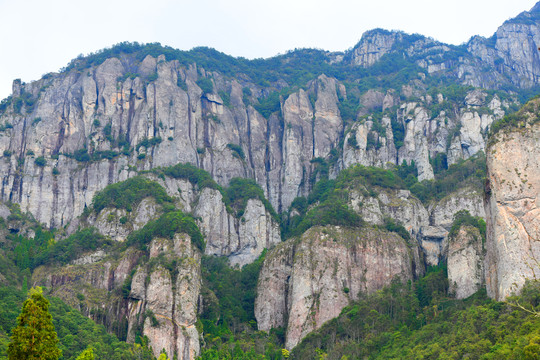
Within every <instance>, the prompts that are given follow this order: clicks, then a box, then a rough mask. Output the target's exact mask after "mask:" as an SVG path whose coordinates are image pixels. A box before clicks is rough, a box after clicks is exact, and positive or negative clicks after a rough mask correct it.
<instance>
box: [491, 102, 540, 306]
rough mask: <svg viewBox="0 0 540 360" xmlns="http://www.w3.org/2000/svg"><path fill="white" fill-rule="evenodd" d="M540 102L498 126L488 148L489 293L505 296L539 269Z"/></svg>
mask: <svg viewBox="0 0 540 360" xmlns="http://www.w3.org/2000/svg"><path fill="white" fill-rule="evenodd" d="M539 113H540V100H539V99H538V98H537V99H534V100H532V101H531V102H529V103H528V104H527V105H526V106H524V107H523V108H522V109H521V110H520V111H519V112H518V113H517V114H515V115H513V116H509V117H508V118H506V119H505V121H504V122H502V123H501V124H499V126H498V127H497V128H494V129H493V130H494V132H495V130H497V132H496V133H495V134H494V135H493V136H492V137H491V139H490V145H489V147H488V152H487V164H488V176H487V185H486V202H485V206H486V219H487V224H488V233H487V235H488V236H487V243H486V248H487V257H486V282H487V290H488V294H489V295H490V296H491V297H494V298H496V299H504V298H506V297H507V296H509V295H510V294H511V293H512V292H515V291H518V290H519V289H520V288H521V287H522V286H523V284H524V282H525V280H526V279H531V278H537V276H538V273H539V271H540V262H539V261H540V209H539V207H540V206H539V201H540V199H539V194H540V174H539V173H538V169H539V168H540V162H539V158H540V157H539V156H538V155H539V154H538V149H539V148H540V143H539V139H540V123H539V121H538V119H539V115H538V114H539Z"/></svg>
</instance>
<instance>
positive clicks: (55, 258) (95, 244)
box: [21, 228, 113, 269]
mask: <svg viewBox="0 0 540 360" xmlns="http://www.w3.org/2000/svg"><path fill="white" fill-rule="evenodd" d="M42 232H44V235H43V236H42V237H44V238H45V239H46V238H48V237H49V236H51V233H48V232H46V231H43V230H42ZM35 242H36V241H35V238H34V239H25V238H22V240H21V245H26V244H28V245H26V248H27V249H28V254H31V253H32V251H31V249H32V248H31V246H32V243H35ZM42 242H43V241H42ZM112 245H113V243H112V241H111V240H107V239H106V238H105V237H104V236H103V235H101V234H99V233H98V231H97V229H95V228H85V229H82V230H79V231H77V232H76V233H74V234H73V235H70V236H69V237H67V238H66V239H64V240H60V241H57V242H55V241H54V239H52V238H50V239H49V240H48V241H47V243H46V245H45V244H44V245H42V246H41V249H40V251H39V252H37V253H35V254H34V255H33V257H30V258H29V263H30V265H31V268H32V269H34V268H36V267H38V266H40V265H47V264H54V263H56V264H59V265H65V264H68V263H69V262H71V261H73V260H75V259H77V258H78V257H80V256H81V255H83V254H85V253H87V252H90V251H96V250H98V249H106V248H110V247H111V246H112ZM23 248H24V247H23ZM23 254H24V252H23ZM23 259H24V260H26V259H25V258H23ZM24 263H25V262H23V264H24Z"/></svg>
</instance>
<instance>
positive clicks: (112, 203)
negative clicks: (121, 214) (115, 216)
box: [92, 176, 172, 212]
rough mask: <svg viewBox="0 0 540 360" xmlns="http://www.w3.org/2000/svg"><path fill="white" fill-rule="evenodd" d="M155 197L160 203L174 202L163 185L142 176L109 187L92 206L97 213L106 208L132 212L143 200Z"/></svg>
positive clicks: (95, 197)
mask: <svg viewBox="0 0 540 360" xmlns="http://www.w3.org/2000/svg"><path fill="white" fill-rule="evenodd" d="M150 196H151V197H153V198H154V199H155V200H156V201H157V202H158V203H164V202H172V198H171V197H169V196H168V195H167V192H166V191H165V189H163V187H162V186H161V185H159V184H158V183H156V182H155V181H152V180H149V179H146V178H144V177H142V176H135V177H132V178H130V179H127V180H125V181H122V182H119V183H115V184H111V185H108V186H107V187H106V188H105V189H103V190H101V191H100V192H98V193H97V194H96V195H94V199H93V201H92V205H93V207H94V210H95V211H96V212H100V211H101V210H103V209H104V208H106V207H115V208H117V209H125V210H127V211H131V210H132V209H133V207H134V206H137V205H138V204H139V203H140V202H141V200H142V199H144V198H146V197H150Z"/></svg>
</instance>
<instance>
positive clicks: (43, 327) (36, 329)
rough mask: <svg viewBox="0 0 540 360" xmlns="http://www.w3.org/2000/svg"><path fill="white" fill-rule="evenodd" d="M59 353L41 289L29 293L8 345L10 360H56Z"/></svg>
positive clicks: (56, 339)
mask: <svg viewBox="0 0 540 360" xmlns="http://www.w3.org/2000/svg"><path fill="white" fill-rule="evenodd" d="M61 354H62V351H61V350H60V349H59V348H58V337H57V336H56V331H55V329H54V325H53V322H52V316H51V314H50V313H49V301H48V300H47V299H45V297H44V296H43V292H42V290H41V288H39V287H38V288H33V289H32V290H30V293H29V297H28V299H27V300H26V301H25V302H24V304H23V307H22V311H21V314H20V315H19V317H18V318H17V327H15V329H13V332H12V336H11V343H10V344H9V346H8V359H9V360H19V359H21V360H22V359H24V360H34V359H35V360H56V359H58V358H59V357H60V355H61Z"/></svg>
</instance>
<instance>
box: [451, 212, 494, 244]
mask: <svg viewBox="0 0 540 360" xmlns="http://www.w3.org/2000/svg"><path fill="white" fill-rule="evenodd" d="M464 225H469V226H473V227H475V228H477V229H478V231H479V232H480V235H481V236H482V243H485V242H486V222H485V221H484V219H482V218H481V217H479V216H472V215H471V214H470V213H469V212H468V211H467V210H460V211H458V212H457V213H455V214H454V221H453V222H452V228H451V229H450V232H449V233H448V238H449V239H451V238H453V237H455V236H456V235H457V232H458V231H459V228H460V227H461V226H464Z"/></svg>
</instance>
